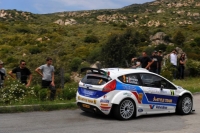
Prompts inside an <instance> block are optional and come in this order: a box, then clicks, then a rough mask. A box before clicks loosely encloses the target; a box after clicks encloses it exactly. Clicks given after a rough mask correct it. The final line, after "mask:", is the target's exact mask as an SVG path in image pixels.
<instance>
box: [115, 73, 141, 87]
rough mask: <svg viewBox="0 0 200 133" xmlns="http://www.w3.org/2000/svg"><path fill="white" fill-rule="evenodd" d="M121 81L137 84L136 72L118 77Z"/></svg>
mask: <svg viewBox="0 0 200 133" xmlns="http://www.w3.org/2000/svg"><path fill="white" fill-rule="evenodd" d="M118 79H119V80H120V81H121V82H123V83H127V84H133V85H139V80H138V76H137V74H127V75H123V76H120V77H119V78H118Z"/></svg>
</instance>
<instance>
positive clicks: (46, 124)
mask: <svg viewBox="0 0 200 133" xmlns="http://www.w3.org/2000/svg"><path fill="white" fill-rule="evenodd" d="M199 102H200V94H197V95H194V106H195V109H196V112H195V113H193V114H190V115H186V116H179V115H176V114H164V115H151V116H142V117H138V118H135V119H131V120H129V121H119V120H116V119H114V118H112V117H107V116H99V115H94V114H88V113H84V112H82V111H81V110H79V109H76V110H61V111H50V112H28V113H11V114H0V133H158V132H159V133H199V132H200V130H199V129H200V106H199Z"/></svg>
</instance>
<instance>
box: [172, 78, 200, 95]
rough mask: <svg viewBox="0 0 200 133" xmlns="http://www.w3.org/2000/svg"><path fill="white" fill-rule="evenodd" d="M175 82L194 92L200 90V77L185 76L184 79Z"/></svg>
mask: <svg viewBox="0 0 200 133" xmlns="http://www.w3.org/2000/svg"><path fill="white" fill-rule="evenodd" d="M173 83H175V84H176V85H179V86H182V87H183V88H184V89H187V90H189V91H191V92H192V93H195V92H200V78H198V77H196V78H191V77H188V78H185V79H184V80H174V81H173Z"/></svg>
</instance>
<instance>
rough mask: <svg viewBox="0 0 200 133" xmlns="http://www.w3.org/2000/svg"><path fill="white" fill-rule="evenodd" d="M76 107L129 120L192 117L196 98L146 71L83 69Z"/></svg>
mask: <svg viewBox="0 0 200 133" xmlns="http://www.w3.org/2000/svg"><path fill="white" fill-rule="evenodd" d="M81 71H82V72H84V71H87V73H86V75H85V76H84V77H83V79H82V80H81V81H80V82H79V87H78V91H77V94H76V102H77V105H78V106H79V107H80V108H81V109H82V110H83V111H85V112H96V113H103V114H105V115H108V114H110V113H112V114H114V115H115V116H116V117H117V118H118V119H122V120H127V119H130V118H132V117H133V116H136V117H137V116H141V115H148V114H161V113H175V112H176V113H178V114H182V115H187V114H190V113H191V112H192V111H195V110H194V109H193V96H192V93H191V92H190V91H188V90H185V89H183V88H182V87H180V86H177V85H175V84H173V83H172V82H170V81H169V80H167V79H166V78H164V77H162V76H160V75H158V74H155V73H152V72H149V71H148V70H146V69H142V68H140V69H123V68H104V69H96V68H83V69H81Z"/></svg>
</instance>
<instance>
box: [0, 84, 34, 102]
mask: <svg viewBox="0 0 200 133" xmlns="http://www.w3.org/2000/svg"><path fill="white" fill-rule="evenodd" d="M5 84H6V86H5V87H4V88H2V89H1V91H0V97H1V98H0V102H1V103H5V104H12V103H15V102H22V101H23V100H24V99H25V98H26V97H28V96H29V97H30V96H35V92H34V88H33V87H28V88H27V87H26V86H25V85H24V84H22V83H20V82H19V81H13V80H8V81H7V82H6V83H5Z"/></svg>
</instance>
